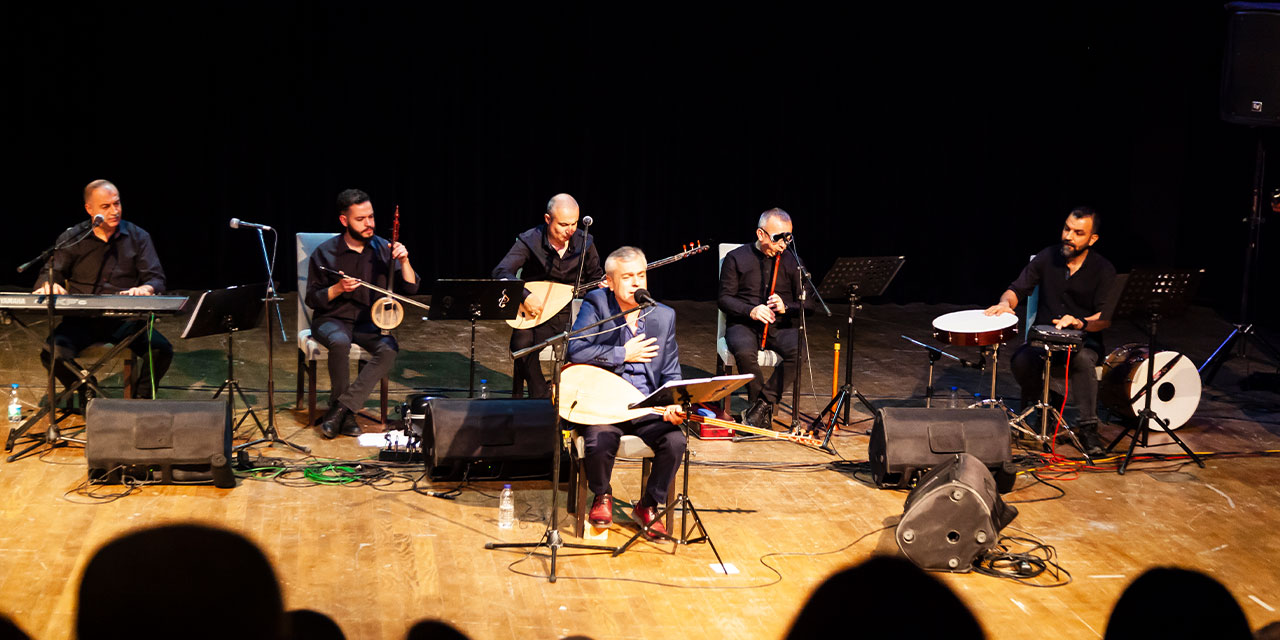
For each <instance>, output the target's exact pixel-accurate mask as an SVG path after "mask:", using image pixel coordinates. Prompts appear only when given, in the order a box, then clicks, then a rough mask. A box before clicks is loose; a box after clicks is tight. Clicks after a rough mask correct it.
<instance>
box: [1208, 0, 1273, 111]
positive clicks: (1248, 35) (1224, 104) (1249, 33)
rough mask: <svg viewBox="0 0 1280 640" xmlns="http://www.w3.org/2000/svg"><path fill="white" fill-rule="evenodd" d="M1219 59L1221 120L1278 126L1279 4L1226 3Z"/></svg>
mask: <svg viewBox="0 0 1280 640" xmlns="http://www.w3.org/2000/svg"><path fill="white" fill-rule="evenodd" d="M1227 12H1228V14H1227V45H1226V50H1225V52H1224V53H1223V58H1222V91H1221V96H1220V97H1221V106H1220V109H1221V112H1222V119H1223V120H1226V121H1227V122H1232V123H1235V124H1247V125H1254V126H1263V127H1274V126H1277V125H1280V3H1260V2H1231V3H1228V4H1227Z"/></svg>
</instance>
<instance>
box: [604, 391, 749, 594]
mask: <svg viewBox="0 0 1280 640" xmlns="http://www.w3.org/2000/svg"><path fill="white" fill-rule="evenodd" d="M750 381H751V376H750V375H749V374H748V375H738V376H718V377H715V378H697V379H694V380H672V381H671V382H668V383H666V384H664V385H662V386H661V387H660V388H659V389H658V390H657V391H654V392H653V393H651V394H649V396H648V397H647V398H645V399H643V400H641V401H639V402H637V403H635V404H632V405H628V406H627V408H628V409H647V408H650V407H666V406H669V405H673V404H678V405H680V406H681V407H682V409H683V410H684V414H685V415H686V416H690V415H693V405H695V404H701V403H704V402H708V403H709V402H716V401H718V400H720V399H722V398H725V397H727V396H728V395H729V394H730V393H733V392H734V391H735V390H736V389H738V388H739V387H741V386H742V385H744V384H747V383H748V382H750ZM690 422H692V420H689V419H688V418H685V421H684V423H683V424H682V429H683V430H684V439H685V442H688V441H689V423H690ZM683 466H684V481H683V488H682V489H681V490H680V493H679V494H678V495H676V499H675V501H674V502H672V503H671V504H670V505H663V506H662V509H660V510H659V511H658V515H657V516H656V517H654V519H653V521H654V522H660V521H661V520H662V518H663V516H665V515H667V512H668V511H670V510H671V509H673V508H675V506H676V505H680V537H679V538H672V539H673V540H675V542H676V543H677V544H693V543H695V542H706V543H707V544H708V545H710V546H711V553H713V554H715V556H716V562H718V563H719V564H720V569H721V570H722V571H724V572H725V573H726V574H727V573H728V569H726V568H725V566H724V560H721V559H720V552H719V551H717V550H716V543H714V542H712V541H711V534H710V533H708V532H707V527H706V525H704V524H702V518H701V517H700V516H699V515H698V510H697V509H696V508H694V506H693V501H692V500H690V499H689V447H688V446H687V445H686V446H685V448H684V461H683ZM690 513H692V514H693V524H694V526H695V527H697V528H698V530H699V531H701V532H702V536H701V537H698V538H692V539H691V538H689V528H688V526H687V518H688V515H689V514H690ZM636 524H640V523H639V522H637V523H636ZM648 533H649V525H641V526H640V530H639V531H637V532H636V534H635V535H633V536H631V539H629V540H627V541H626V542H624V543H623V544H622V546H620V547H618V548H617V550H615V551H614V552H613V555H614V557H617V556H619V555H621V554H622V553H623V552H624V551H626V550H627V549H628V548H629V547H631V545H632V544H635V541H636V540H639V539H640V536H642V535H647V534H648ZM667 537H671V536H669V535H668V536H667Z"/></svg>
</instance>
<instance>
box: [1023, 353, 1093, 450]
mask: <svg viewBox="0 0 1280 640" xmlns="http://www.w3.org/2000/svg"><path fill="white" fill-rule="evenodd" d="M1041 346H1042V347H1043V348H1044V351H1045V353H1044V378H1043V381H1042V383H1041V389H1040V399H1039V400H1038V401H1036V403H1035V404H1033V405H1031V406H1029V407H1023V409H1022V412H1021V413H1019V414H1018V415H1016V416H1014V418H1013V419H1012V420H1010V421H1009V426H1010V427H1013V428H1014V429H1016V430H1018V431H1021V432H1022V433H1024V434H1026V435H1028V436H1030V437H1031V438H1033V439H1035V440H1037V441H1039V442H1040V444H1041V445H1042V446H1043V447H1045V448H1046V450H1047V448H1048V447H1049V445H1050V444H1051V443H1052V441H1053V435H1054V434H1052V433H1050V432H1049V418H1050V417H1052V418H1053V419H1054V421H1055V422H1054V424H1055V425H1056V424H1058V423H1059V422H1060V423H1062V430H1063V431H1065V432H1066V433H1067V436H1068V437H1069V438H1071V443H1072V444H1074V445H1075V447H1076V449H1078V450H1080V453H1081V454H1082V455H1084V459H1085V460H1087V461H1089V462H1090V463H1092V462H1093V458H1090V457H1089V454H1088V453H1086V452H1085V447H1084V444H1082V443H1081V442H1080V438H1078V437H1076V432H1075V430H1074V429H1072V428H1071V423H1069V422H1067V419H1066V418H1065V417H1063V415H1062V413H1061V412H1060V411H1058V408H1057V407H1055V406H1053V404H1052V403H1050V402H1049V382H1050V381H1051V380H1052V379H1053V374H1052V373H1051V370H1052V368H1053V354H1054V353H1057V352H1063V351H1068V352H1069V351H1075V350H1076V349H1077V348H1078V347H1076V346H1075V345H1070V344H1049V343H1047V342H1046V343H1044V344H1043V345H1041ZM1066 375H1068V376H1069V375H1071V372H1070V371H1068V372H1067V373H1066ZM1036 410H1039V411H1040V431H1039V432H1038V433H1037V432H1036V431H1035V430H1034V429H1032V428H1031V427H1029V426H1027V417H1028V416H1030V415H1031V413H1032V412H1033V411H1036Z"/></svg>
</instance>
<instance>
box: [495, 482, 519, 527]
mask: <svg viewBox="0 0 1280 640" xmlns="http://www.w3.org/2000/svg"><path fill="white" fill-rule="evenodd" d="M515 525H516V496H515V494H514V493H512V492H511V485H509V484H504V485H502V497H500V498H498V528H499V529H510V528H512V527H514V526H515Z"/></svg>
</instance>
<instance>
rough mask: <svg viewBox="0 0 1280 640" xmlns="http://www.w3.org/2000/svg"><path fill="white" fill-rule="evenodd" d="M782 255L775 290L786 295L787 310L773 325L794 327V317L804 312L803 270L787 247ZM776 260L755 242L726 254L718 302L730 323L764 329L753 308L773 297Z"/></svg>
mask: <svg viewBox="0 0 1280 640" xmlns="http://www.w3.org/2000/svg"><path fill="white" fill-rule="evenodd" d="M781 255H782V260H781V262H779V265H780V266H779V267H778V268H779V273H778V282H777V284H776V286H775V287H774V291H773V292H774V293H776V294H778V297H780V298H782V304H783V305H785V306H786V308H787V312H786V313H785V314H783V315H782V317H780V318H778V321H777V322H775V323H773V325H771V326H773V327H774V328H775V329H786V328H790V327H791V326H792V324H791V323H792V320H793V319H794V318H796V317H798V314H799V313H800V300H799V295H800V286H801V285H800V271H799V269H797V268H796V258H795V256H794V255H793V254H792V253H791V251H790V250H787V251H783V252H782V254H781ZM773 262H774V259H773V258H770V257H769V256H766V255H765V254H764V252H762V251H760V249H758V248H756V243H754V242H752V243H749V244H744V245H742V246H741V247H738V248H737V249H734V250H733V251H730V252H729V253H727V254H725V256H724V262H723V263H722V264H721V265H720V295H719V298H718V299H717V306H719V307H720V310H721V311H723V312H724V314H725V322H726V323H727V324H729V325H734V324H745V325H748V326H751V327H753V328H754V329H756V330H757V331H763V330H764V324H763V323H760V322H758V321H756V320H752V319H751V317H750V314H751V310H752V309H753V308H755V307H756V306H757V305H762V304H764V302H765V300H767V299H768V298H769V286H770V285H771V284H773Z"/></svg>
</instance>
